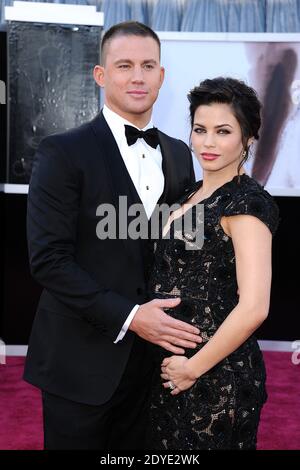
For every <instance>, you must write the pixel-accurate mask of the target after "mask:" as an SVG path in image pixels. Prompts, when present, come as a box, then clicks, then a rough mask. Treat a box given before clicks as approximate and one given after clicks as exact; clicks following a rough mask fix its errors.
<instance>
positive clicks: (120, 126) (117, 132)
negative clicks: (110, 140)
mask: <svg viewBox="0 0 300 470" xmlns="http://www.w3.org/2000/svg"><path fill="white" fill-rule="evenodd" d="M103 116H104V118H105V120H106V122H107V124H108V125H109V127H110V130H111V131H112V133H113V135H114V138H115V140H116V142H117V144H120V143H121V141H122V140H123V139H124V138H125V127H124V126H125V124H128V125H129V126H133V127H136V128H137V129H139V128H138V127H137V126H135V125H134V124H132V122H129V121H127V119H124V118H122V117H121V116H120V115H119V114H117V113H115V112H114V111H112V110H111V109H110V108H109V107H108V106H106V104H105V105H104V106H103ZM151 127H153V122H152V119H150V121H149V122H148V124H147V125H146V126H145V127H143V129H140V130H143V131H145V130H147V129H150V128H151Z"/></svg>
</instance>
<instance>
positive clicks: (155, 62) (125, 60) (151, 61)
mask: <svg viewBox="0 0 300 470" xmlns="http://www.w3.org/2000/svg"><path fill="white" fill-rule="evenodd" d="M121 63H122V64H124V63H126V64H133V61H132V60H131V59H118V60H116V61H115V64H116V65H118V64H121ZM150 63H151V64H157V61H156V60H154V59H145V60H143V62H142V64H150Z"/></svg>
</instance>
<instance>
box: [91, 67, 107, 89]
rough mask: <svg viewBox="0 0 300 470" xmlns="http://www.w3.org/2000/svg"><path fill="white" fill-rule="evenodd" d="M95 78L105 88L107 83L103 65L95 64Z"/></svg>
mask: <svg viewBox="0 0 300 470" xmlns="http://www.w3.org/2000/svg"><path fill="white" fill-rule="evenodd" d="M93 73H94V80H95V82H96V83H97V85H99V86H100V87H101V88H104V84H105V78H104V76H105V69H104V67H102V66H101V65H95V67H94V72H93Z"/></svg>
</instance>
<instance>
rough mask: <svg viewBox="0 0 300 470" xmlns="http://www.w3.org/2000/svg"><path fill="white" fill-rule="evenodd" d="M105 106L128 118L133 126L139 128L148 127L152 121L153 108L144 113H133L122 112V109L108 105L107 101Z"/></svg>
mask: <svg viewBox="0 0 300 470" xmlns="http://www.w3.org/2000/svg"><path fill="white" fill-rule="evenodd" d="M105 106H106V107H107V108H108V109H109V110H110V111H112V112H113V113H115V114H117V115H118V116H120V117H121V118H123V119H126V121H128V122H129V123H130V124H132V125H133V126H136V127H138V128H139V129H144V127H146V126H147V124H149V122H150V121H151V114H152V109H150V110H149V111H147V112H145V113H142V114H132V113H123V112H120V110H117V109H114V107H113V106H111V105H108V104H107V103H105Z"/></svg>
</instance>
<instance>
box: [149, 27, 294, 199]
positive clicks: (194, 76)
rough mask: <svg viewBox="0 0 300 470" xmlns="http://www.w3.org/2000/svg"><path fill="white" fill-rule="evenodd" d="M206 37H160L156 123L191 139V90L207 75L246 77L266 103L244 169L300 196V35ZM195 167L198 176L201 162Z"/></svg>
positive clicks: (269, 186)
mask: <svg viewBox="0 0 300 470" xmlns="http://www.w3.org/2000/svg"><path fill="white" fill-rule="evenodd" d="M222 36H223V38H222V39H219V38H221V37H222ZM291 36H293V39H292V40H291ZM296 36H299V41H298V42H296V41H295V37H296ZM202 37H203V39H201V34H199V35H198V36H197V38H196V39H195V36H193V37H191V38H192V39H190V40H189V39H187V38H185V40H180V39H177V40H176V39H175V38H174V37H173V39H171V38H170V39H167V37H166V36H164V37H163V38H162V55H163V57H162V63H163V65H164V66H165V67H166V80H165V83H164V86H163V89H162V91H161V95H160V97H159V101H158V110H157V111H155V112H156V113H157V115H156V116H155V122H157V125H158V126H159V127H161V128H162V130H165V131H166V132H168V133H170V134H171V135H173V136H175V137H177V138H182V139H183V140H184V141H185V142H186V143H189V132H190V123H189V115H188V100H187V98H186V95H187V93H188V92H189V90H190V89H191V88H193V87H194V86H195V85H197V84H199V82H200V81H201V80H203V79H205V78H213V77H217V76H231V77H234V78H238V79H241V80H244V81H245V82H246V83H247V84H248V85H250V86H253V87H254V88H255V89H256V91H257V93H258V95H259V98H260V100H261V102H262V105H263V110H262V127H261V130H260V138H259V141H258V142H256V143H255V144H254V146H253V148H252V152H251V154H252V156H251V158H250V160H249V162H248V163H247V164H246V170H247V172H248V173H249V174H251V175H252V176H253V177H255V178H256V179H257V181H259V182H260V183H261V184H262V185H263V186H265V187H266V189H268V190H269V191H270V192H271V193H272V194H273V195H298V196H300V35H284V34H268V35H264V38H266V39H264V40H263V41H262V40H261V39H262V35H255V34H247V35H244V34H235V35H229V37H226V40H225V39H224V35H213V37H212V40H207V35H206V36H204V35H202ZM231 38H232V39H231ZM178 57H180V61H179V60H178ZM195 167H196V176H197V179H199V178H201V169H200V167H199V165H198V163H197V162H195Z"/></svg>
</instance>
